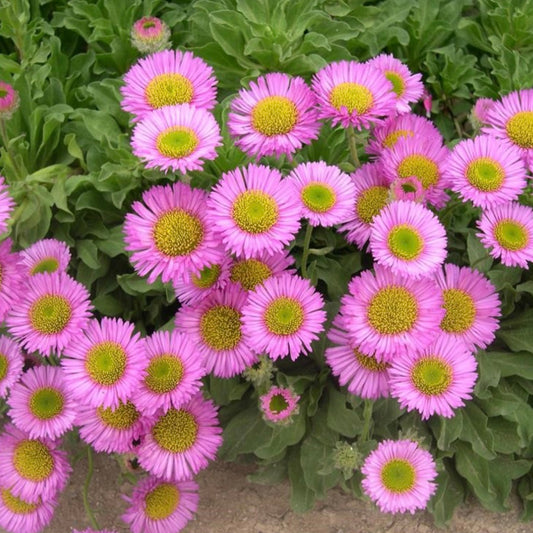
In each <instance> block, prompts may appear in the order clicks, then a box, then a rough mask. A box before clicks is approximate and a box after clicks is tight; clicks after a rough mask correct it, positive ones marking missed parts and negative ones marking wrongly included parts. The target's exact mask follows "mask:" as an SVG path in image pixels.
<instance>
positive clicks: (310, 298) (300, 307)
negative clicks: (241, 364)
mask: <svg viewBox="0 0 533 533" xmlns="http://www.w3.org/2000/svg"><path fill="white" fill-rule="evenodd" d="M242 314H243V333H244V339H245V341H246V342H248V344H249V345H250V346H251V347H252V348H253V350H255V352H257V353H267V354H268V355H269V356H270V357H271V358H272V359H278V358H279V357H285V356H287V355H290V357H291V359H292V360H293V361H294V360H295V359H297V358H298V356H299V355H300V354H301V353H302V352H305V353H307V352H309V351H310V350H311V342H312V341H314V340H315V339H317V338H318V334H319V333H320V332H321V331H323V330H324V322H325V320H326V313H325V311H324V301H323V299H322V296H321V295H320V293H318V292H317V291H316V290H315V289H314V288H313V286H312V285H311V284H310V283H309V281H308V280H307V279H303V278H300V277H299V276H295V275H293V274H288V273H287V274H283V275H281V276H278V277H272V278H269V279H267V280H266V281H265V282H264V283H263V284H262V285H260V286H258V287H256V289H255V290H254V291H251V292H250V293H249V297H248V302H247V303H246V306H245V307H244V308H243V310H242Z"/></svg>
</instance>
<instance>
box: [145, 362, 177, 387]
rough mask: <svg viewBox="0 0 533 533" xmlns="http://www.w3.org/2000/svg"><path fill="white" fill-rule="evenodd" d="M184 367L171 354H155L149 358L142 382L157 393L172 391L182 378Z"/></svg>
mask: <svg viewBox="0 0 533 533" xmlns="http://www.w3.org/2000/svg"><path fill="white" fill-rule="evenodd" d="M183 373H184V368H183V363H182V362H181V360H180V359H179V358H178V357H176V356H174V355H171V354H162V355H157V356H156V357H153V358H152V359H150V364H149V365H148V368H147V369H146V377H145V378H144V383H145V384H146V386H147V387H148V388H149V389H150V390H151V391H152V392H156V393H158V394H164V393H166V392H170V391H173V390H174V389H175V388H176V387H177V385H178V383H180V381H181V380H182V378H183Z"/></svg>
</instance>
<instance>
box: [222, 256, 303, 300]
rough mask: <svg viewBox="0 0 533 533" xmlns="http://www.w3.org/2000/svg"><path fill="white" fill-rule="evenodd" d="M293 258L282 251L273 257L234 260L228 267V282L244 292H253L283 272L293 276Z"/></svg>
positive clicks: (294, 271)
mask: <svg viewBox="0 0 533 533" xmlns="http://www.w3.org/2000/svg"><path fill="white" fill-rule="evenodd" d="M293 264H294V257H293V256H292V255H291V254H290V253H289V252H288V251H283V252H280V253H277V254H274V255H268V254H266V253H264V252H263V253H260V254H259V255H257V256H255V257H251V258H250V259H242V258H241V259H235V260H234V261H233V262H232V264H231V266H230V280H231V281H233V282H234V283H238V284H240V286H241V287H242V288H243V289H244V290H246V291H253V290H254V289H255V288H256V287H257V286H258V285H261V283H263V282H264V281H265V280H267V279H268V278H270V277H271V276H279V275H280V274H282V273H283V272H289V273H291V274H295V273H296V270H294V268H289V267H290V266H291V265H293Z"/></svg>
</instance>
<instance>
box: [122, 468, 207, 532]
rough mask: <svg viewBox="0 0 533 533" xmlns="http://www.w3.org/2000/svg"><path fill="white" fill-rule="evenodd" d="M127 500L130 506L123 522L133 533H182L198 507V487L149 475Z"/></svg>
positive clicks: (186, 482)
mask: <svg viewBox="0 0 533 533" xmlns="http://www.w3.org/2000/svg"><path fill="white" fill-rule="evenodd" d="M124 499H125V500H126V501H127V502H128V503H129V504H130V505H129V507H128V510H127V511H126V512H125V513H124V514H123V515H122V520H123V521H124V522H126V524H128V526H129V527H130V529H131V531H132V533H168V532H170V531H172V532H173V533H178V532H179V531H181V530H182V529H183V528H184V527H185V526H186V525H187V523H188V522H189V520H191V519H192V517H193V515H194V513H195V512H196V509H197V508H198V484H197V483H196V482H195V481H180V482H175V481H173V482H169V481H162V480H161V479H157V478H155V477H153V476H149V477H147V478H145V479H142V480H140V481H139V482H138V483H137V485H136V486H135V488H134V489H133V494H132V495H131V498H130V497H127V496H124Z"/></svg>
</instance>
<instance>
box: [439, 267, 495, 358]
mask: <svg viewBox="0 0 533 533" xmlns="http://www.w3.org/2000/svg"><path fill="white" fill-rule="evenodd" d="M435 281H436V282H437V284H438V286H439V287H440V288H441V290H442V297H443V299H444V309H445V311H446V314H445V315H444V318H443V319H442V322H441V323H440V329H441V330H442V334H443V335H446V336H448V337H451V338H453V339H457V340H460V341H461V342H462V343H463V344H464V346H465V347H466V348H467V349H468V350H470V351H472V352H473V351H475V350H477V349H478V348H486V347H487V346H488V345H489V344H490V343H491V342H492V341H493V340H494V333H495V332H496V330H497V329H498V327H499V323H498V317H499V316H500V299H499V297H498V293H497V292H496V288H495V287H494V285H493V284H492V283H491V282H490V281H489V280H488V279H487V278H486V277H485V276H484V275H483V274H482V273H481V272H479V271H478V270H473V269H471V268H469V267H461V268H460V267H458V266H456V265H452V264H446V265H444V269H443V270H442V271H439V272H437V275H436V276H435Z"/></svg>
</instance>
